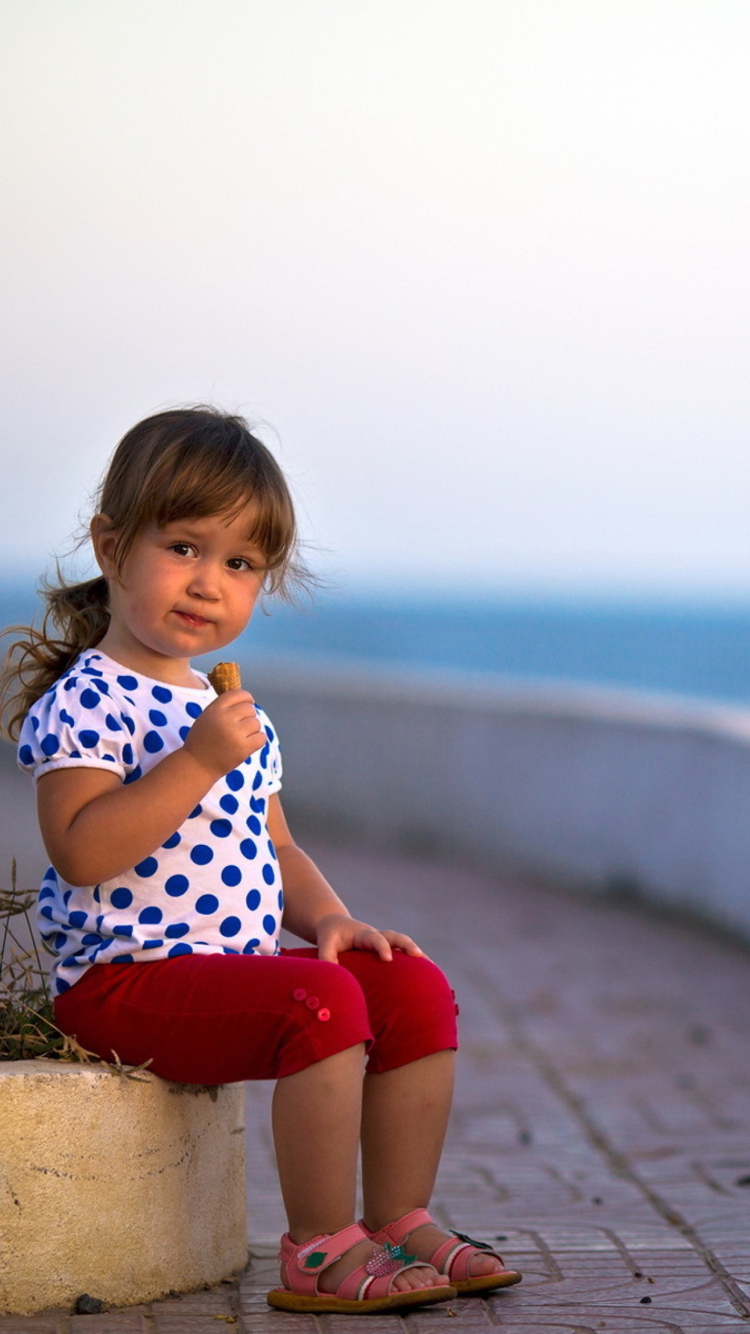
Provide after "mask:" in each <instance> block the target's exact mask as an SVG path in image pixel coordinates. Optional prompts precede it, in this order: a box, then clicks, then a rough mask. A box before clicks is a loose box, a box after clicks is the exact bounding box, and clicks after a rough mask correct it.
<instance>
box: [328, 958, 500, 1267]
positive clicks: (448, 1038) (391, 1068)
mask: <svg viewBox="0 0 750 1334" xmlns="http://www.w3.org/2000/svg"><path fill="white" fill-rule="evenodd" d="M339 962H340V963H342V964H343V965H344V966H345V967H347V968H349V969H351V971H352V972H353V973H354V974H355V976H356V977H357V979H358V981H359V983H360V985H361V987H362V990H363V992H364V994H365V997H366V1000H367V1007H368V1014H369V1017H370V1026H371V1028H372V1031H373V1033H374V1034H375V1043H374V1045H373V1047H372V1049H371V1052H370V1056H369V1062H368V1071H369V1072H370V1073H368V1074H366V1075H365V1080H364V1098H363V1109H362V1186H363V1193H364V1205H365V1216H364V1221H365V1223H366V1224H367V1226H368V1227H369V1228H370V1229H371V1230H372V1231H377V1230H379V1229H380V1228H381V1227H385V1226H386V1225H387V1224H389V1223H392V1222H394V1221H395V1220H397V1219H399V1218H402V1217H403V1215H404V1214H408V1213H411V1211H412V1210H413V1209H418V1208H427V1206H428V1205H429V1202H430V1197H431V1194H432V1190H433V1186H434V1183H435V1176H436V1174H437V1169H438V1165H439V1162H440V1155H441V1153H442V1148H443V1142H444V1139H445V1132H446V1128H447V1124H448V1116H449V1113H450V1107H451V1100H452V1096H453V1078H454V1063H455V1053H454V1050H453V1049H454V1048H455V1046H456V1045H457V1037H456V1028H455V1015H456V1006H455V997H454V995H453V993H452V992H451V990H450V988H449V986H448V983H447V981H446V979H445V977H444V975H443V974H442V973H441V971H440V969H438V968H436V966H435V965H434V964H433V963H431V962H430V961H429V960H427V959H414V958H411V957H409V956H408V955H403V954H401V955H398V954H397V955H395V956H394V959H393V961H392V962H391V963H387V964H384V963H382V962H381V961H380V960H379V959H377V958H375V957H374V956H372V955H365V954H364V953H362V952H360V953H359V954H357V953H356V952H355V951H350V952H348V953H346V954H342V955H341V956H340V960H339ZM448 1235H449V1234H448V1233H446V1232H444V1231H443V1230H442V1229H440V1228H438V1227H436V1226H428V1225H425V1226H422V1227H419V1228H415V1229H414V1231H413V1232H412V1233H410V1234H409V1237H408V1241H407V1248H408V1250H409V1251H410V1252H411V1253H412V1254H416V1255H417V1256H418V1258H420V1259H423V1260H427V1259H429V1257H430V1256H432V1255H433V1254H434V1253H435V1251H436V1250H437V1248H438V1246H439V1245H440V1244H441V1243H442V1242H444V1241H445V1240H446V1238H447V1237H448ZM502 1268H503V1266H502V1264H501V1263H500V1261H499V1260H497V1259H496V1258H495V1257H494V1256H485V1255H475V1256H474V1257H473V1258H472V1260H471V1263H470V1272H471V1274H472V1276H474V1277H478V1276H479V1275H484V1274H491V1273H496V1272H500V1271H502Z"/></svg>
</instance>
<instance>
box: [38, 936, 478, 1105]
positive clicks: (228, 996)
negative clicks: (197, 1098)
mask: <svg viewBox="0 0 750 1334" xmlns="http://www.w3.org/2000/svg"><path fill="white" fill-rule="evenodd" d="M55 1015H56V1019H57V1023H58V1025H59V1027H60V1028H61V1029H62V1030H63V1032H64V1033H69V1034H71V1035H72V1036H74V1037H75V1038H76V1039H77V1041H78V1042H80V1044H81V1045H82V1046H83V1047H85V1048H86V1049H87V1050H88V1051H92V1052H95V1053H96V1055H98V1056H101V1057H102V1058H103V1059H104V1060H110V1059H111V1057H112V1053H113V1052H116V1053H117V1055H118V1056H119V1058H120V1060H121V1061H123V1062H124V1063H125V1064H126V1065H141V1064H142V1063H143V1062H144V1061H147V1060H149V1058H150V1060H151V1064H150V1066H149V1069H150V1070H152V1071H153V1072H154V1074H157V1075H161V1076H162V1078H163V1079H171V1080H175V1081H176V1082H177V1083H183V1084H228V1083H232V1082H234V1081H235V1080H243V1079H279V1078H281V1077H282V1076H284V1075H292V1074H295V1073H296V1071H298V1070H304V1069H305V1068H306V1067H307V1066H308V1065H312V1064H313V1063H314V1062H315V1061H322V1060H323V1059H324V1057H326V1056H333V1055H334V1054H335V1053H336V1052H339V1051H344V1050H345V1049H346V1048H347V1047H353V1046H355V1045H356V1044H357V1043H359V1042H364V1043H366V1044H367V1045H368V1048H369V1053H368V1062H367V1069H368V1071H369V1072H371V1073H379V1072H382V1071H384V1070H393V1069H395V1068H396V1067H397V1066H400V1065H407V1064H408V1063H409V1062H410V1061H416V1060H419V1059H420V1058H421V1057H423V1056H429V1055H431V1053H432V1052H435V1051H443V1050H445V1049H446V1048H450V1047H457V1046H458V1038H457V1034H456V1006H455V999H454V996H453V992H452V991H451V990H450V988H449V986H448V983H447V980H446V978H445V976H444V974H443V973H441V971H440V969H439V968H438V967H437V966H436V965H435V964H434V963H432V962H431V961H430V960H429V959H425V958H414V957H413V956H412V955H409V954H402V953H400V952H399V951H394V954H393V959H392V960H391V962H390V963H385V962H384V961H383V960H382V959H379V958H378V956H377V955H376V954H374V953H372V951H370V950H347V951H346V952H345V953H343V954H341V955H339V962H338V964H335V963H324V962H322V961H321V960H320V959H318V957H317V951H316V950H315V949H312V948H305V949H294V950H282V953H281V954H280V955H276V956H268V955H260V954H255V955H243V954H185V955H179V956H178V957H177V958H174V959H159V960H155V961H154V962H153V963H150V962H149V963H128V964H95V965H94V966H93V967H92V968H89V969H88V971H87V972H86V973H84V975H83V977H82V978H81V980H80V981H79V982H76V984H75V986H72V987H71V988H70V990H69V991H66V992H64V993H63V995H61V996H58V997H57V999H56V1001H55Z"/></svg>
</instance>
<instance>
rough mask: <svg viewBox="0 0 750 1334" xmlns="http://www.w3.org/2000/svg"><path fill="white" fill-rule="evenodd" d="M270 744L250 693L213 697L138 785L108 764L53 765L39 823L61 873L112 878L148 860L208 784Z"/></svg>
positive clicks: (73, 881) (42, 786) (76, 878)
mask: <svg viewBox="0 0 750 1334" xmlns="http://www.w3.org/2000/svg"><path fill="white" fill-rule="evenodd" d="M265 744H266V734H265V732H264V731H263V730H262V728H261V725H260V722H259V721H258V718H257V715H256V713H255V708H254V706H253V699H252V696H251V695H249V694H248V693H247V691H245V690H232V691H227V693H226V694H225V695H220V696H219V698H218V699H215V700H213V701H212V702H211V703H210V704H209V705H208V707H207V708H206V709H204V711H203V713H202V714H201V715H200V717H199V718H196V720H195V722H194V723H193V726H192V727H191V729H190V731H189V733H188V735H187V738H186V740H185V743H184V745H182V746H180V748H179V750H175V751H173V752H172V753H171V754H170V755H166V756H165V757H164V759H163V760H161V761H160V762H159V763H158V764H156V765H155V766H154V767H153V769H150V770H149V772H148V773H146V774H144V775H143V777H141V778H139V779H138V781H137V782H135V783H128V784H123V783H122V782H121V780H120V779H119V777H118V776H117V775H116V774H111V773H107V772H106V771H105V770H103V769H89V768H86V767H80V768H79V767H75V766H72V767H70V768H65V769H54V770H52V772H51V773H49V774H45V775H44V776H43V777H42V778H40V780H39V783H38V785H37V809H38V814H39V827H40V829H41V832H42V838H43V840H44V846H45V848H46V849H47V853H48V855H49V858H50V861H51V862H52V865H53V866H54V867H55V869H56V871H58V872H59V874H60V875H61V876H62V877H63V879H64V880H67V882H68V884H70V885H96V884H98V883H99V882H100V881H102V880H111V879H112V878H113V877H115V876H118V875H120V874H121V873H122V872H123V871H126V870H128V869H129V868H130V867H131V866H137V865H138V863H139V862H141V861H143V860H144V858H145V857H149V856H150V855H151V854H152V853H153V852H154V850H155V849H156V848H158V847H159V846H160V844H162V843H163V842H164V841H165V839H167V838H169V836H170V835H171V834H173V833H174V832H175V830H176V829H178V828H179V827H180V825H181V824H182V823H183V822H184V821H185V820H186V819H187V817H188V815H189V814H190V812H191V811H192V810H193V809H194V807H195V806H196V805H197V804H198V802H199V801H200V800H201V799H202V798H203V797H205V795H206V793H207V792H208V790H209V788H211V787H213V784H214V783H215V782H217V781H218V779H219V778H221V777H222V776H223V775H224V774H226V773H229V771H230V769H234V768H235V767H236V766H237V765H238V764H241V763H242V761H243V760H244V759H246V758H247V756H248V755H250V754H251V753H252V752H253V751H256V750H260V749H261V748H262V747H263V746H264V745H265Z"/></svg>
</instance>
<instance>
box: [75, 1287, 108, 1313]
mask: <svg viewBox="0 0 750 1334" xmlns="http://www.w3.org/2000/svg"><path fill="white" fill-rule="evenodd" d="M74 1310H75V1313H76V1315H101V1313H102V1311H103V1310H104V1302H101V1301H100V1300H99V1298H98V1297H90V1296H89V1294H88V1293H87V1292H82V1293H81V1295H80V1297H78V1298H77V1299H76V1304H75V1307H74Z"/></svg>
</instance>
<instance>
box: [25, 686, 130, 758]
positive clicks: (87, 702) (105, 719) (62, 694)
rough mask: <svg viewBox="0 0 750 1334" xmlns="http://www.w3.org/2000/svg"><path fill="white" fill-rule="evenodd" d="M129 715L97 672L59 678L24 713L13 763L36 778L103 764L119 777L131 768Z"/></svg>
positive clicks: (121, 702) (125, 707)
mask: <svg viewBox="0 0 750 1334" xmlns="http://www.w3.org/2000/svg"><path fill="white" fill-rule="evenodd" d="M134 730H135V725H134V722H133V719H132V718H131V717H130V715H129V713H128V711H127V706H126V705H125V704H124V702H123V701H122V700H115V699H113V698H112V696H111V694H110V689H109V685H108V683H107V682H106V681H104V680H102V679H101V676H100V675H95V674H93V673H86V671H85V670H84V671H81V672H78V673H74V674H72V675H70V676H64V677H61V679H60V680H59V681H58V682H57V683H56V685H54V686H53V687H52V689H51V690H48V691H47V693H46V694H45V695H43V696H42V698H41V699H39V700H37V702H36V704H34V705H33V706H32V708H31V709H30V710H29V712H28V713H27V715H26V717H25V719H24V723H23V727H22V729H21V736H20V738H19V744H18V763H19V766H20V767H21V768H22V769H25V770H26V772H27V773H30V774H32V776H33V777H34V778H35V779H37V778H40V777H41V776H42V774H46V773H50V772H51V771H52V770H53V769H64V768H74V767H75V768H91V769H107V770H110V771H111V772H112V773H116V774H117V775H118V776H119V777H120V778H121V779H122V780H123V782H125V781H126V780H127V778H128V775H129V774H130V773H131V772H132V771H133V770H134V769H135V767H136V760H135V757H134V754H133V747H132V744H131V736H132V734H133V732H134Z"/></svg>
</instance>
